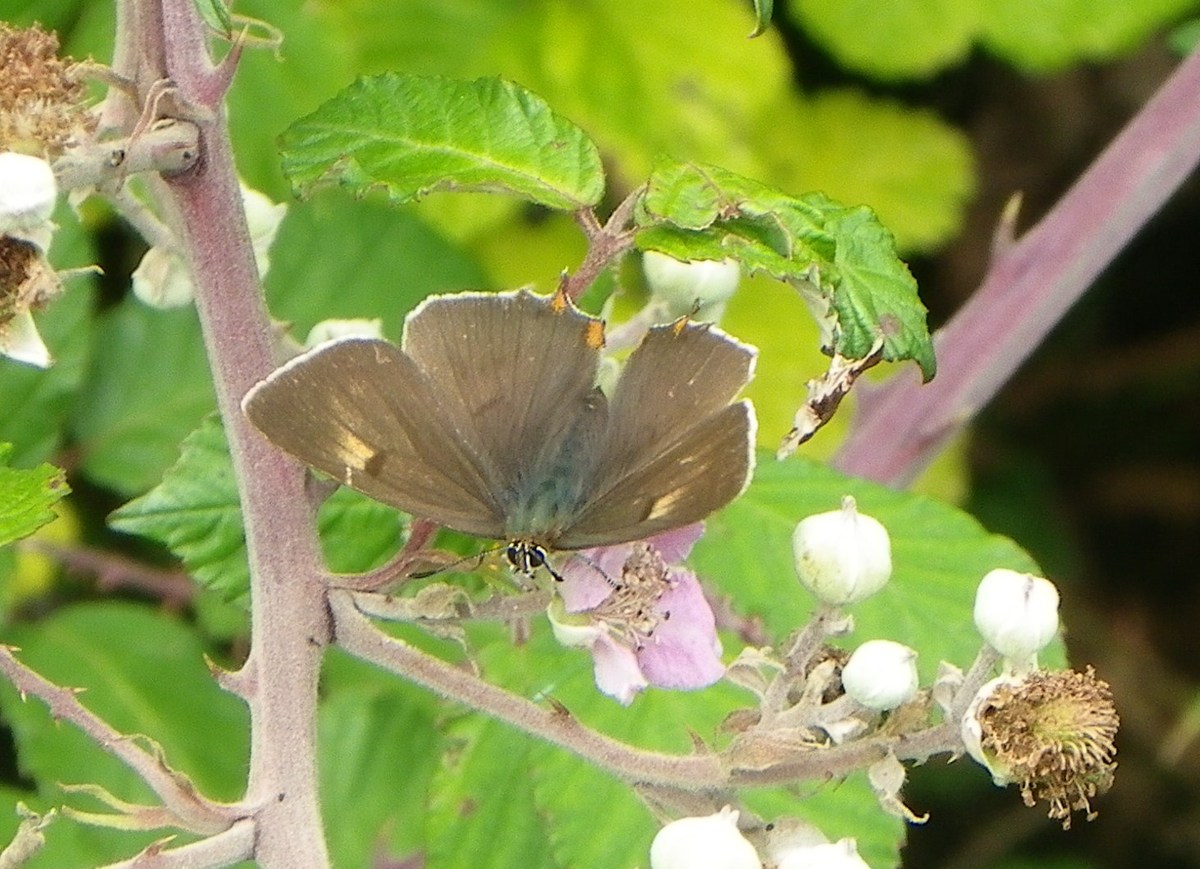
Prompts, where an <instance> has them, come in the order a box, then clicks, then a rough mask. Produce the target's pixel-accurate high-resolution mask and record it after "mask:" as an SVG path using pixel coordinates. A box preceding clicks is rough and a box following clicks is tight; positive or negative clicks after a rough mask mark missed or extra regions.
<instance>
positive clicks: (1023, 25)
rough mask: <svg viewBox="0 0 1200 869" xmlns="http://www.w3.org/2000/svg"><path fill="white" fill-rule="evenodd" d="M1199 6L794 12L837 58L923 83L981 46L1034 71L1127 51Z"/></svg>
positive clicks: (954, 3) (852, 7) (843, 4)
mask: <svg viewBox="0 0 1200 869" xmlns="http://www.w3.org/2000/svg"><path fill="white" fill-rule="evenodd" d="M1195 8H1196V4H1195V2H1194V0H1144V2H1138V3H1130V2H1128V0H1015V2H1010V0H963V2H959V0H892V2H888V3H873V2H871V0H797V2H795V3H792V4H789V6H788V14H789V16H790V17H791V19H792V20H793V21H795V22H796V24H797V26H799V27H801V28H803V30H804V31H805V32H806V33H807V34H809V35H810V36H811V37H812V38H813V39H814V40H815V41H816V42H818V43H820V44H821V46H822V47H824V48H825V49H826V50H827V51H829V52H830V53H831V54H832V55H833V56H834V57H836V58H837V60H838V62H839V63H841V64H842V65H843V66H845V67H846V68H847V69H851V70H854V71H857V72H861V73H864V74H866V75H870V76H874V77H876V78H879V79H885V80H895V79H926V78H929V77H931V76H932V75H933V74H935V73H937V72H939V71H941V70H943V69H946V68H947V67H950V66H951V65H954V64H957V63H960V62H961V61H962V60H963V59H964V58H965V57H966V56H967V54H968V52H969V50H970V48H971V46H972V45H973V44H974V43H976V42H978V43H982V44H983V45H984V46H985V47H986V48H988V49H989V50H990V51H992V52H993V53H995V54H997V55H999V56H1000V57H1001V58H1003V59H1004V60H1006V61H1009V62H1010V63H1013V64H1015V65H1017V66H1019V67H1023V68H1025V69H1028V70H1033V71H1037V72H1048V71H1051V70H1056V69H1061V68H1063V67H1065V66H1068V65H1069V64H1072V63H1078V62H1079V61H1081V60H1090V59H1100V58H1107V57H1113V56H1115V55H1117V54H1120V53H1123V52H1125V51H1129V50H1131V49H1133V48H1134V47H1136V46H1137V45H1138V44H1140V43H1141V42H1143V41H1144V40H1145V39H1146V37H1147V36H1149V35H1150V34H1151V33H1153V32H1154V31H1156V30H1159V29H1161V28H1163V27H1166V26H1168V25H1170V24H1172V23H1173V22H1175V21H1177V20H1178V18H1179V16H1180V15H1181V14H1183V13H1185V12H1186V11H1188V10H1189V9H1195Z"/></svg>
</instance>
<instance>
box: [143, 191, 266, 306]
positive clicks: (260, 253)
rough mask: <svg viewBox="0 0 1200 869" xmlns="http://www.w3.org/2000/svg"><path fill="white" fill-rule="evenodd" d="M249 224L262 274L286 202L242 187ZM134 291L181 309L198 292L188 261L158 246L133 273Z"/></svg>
mask: <svg viewBox="0 0 1200 869" xmlns="http://www.w3.org/2000/svg"><path fill="white" fill-rule="evenodd" d="M241 191H242V205H243V207H244V208H245V211H246V225H247V227H248V229H249V231H250V244H251V247H252V249H253V251H254V264H255V266H257V268H258V275H259V277H264V276H265V275H266V274H267V269H268V268H269V267H270V264H271V263H270V258H269V253H270V250H271V244H272V242H274V241H275V234H276V233H277V232H278V231H279V224H280V223H281V222H282V221H283V218H284V215H286V214H287V205H286V204H280V205H276V204H275V203H273V202H272V201H271V200H270V199H268V198H267V197H266V196H265V195H263V194H262V193H259V192H258V191H257V190H252V189H251V188H249V187H247V186H246V185H244V184H243V185H242V186H241ZM133 294H134V295H135V296H137V297H138V298H139V299H140V300H141V301H143V302H144V303H146V304H147V305H149V306H150V307H152V308H178V307H181V306H183V305H186V304H188V303H189V302H191V301H192V299H193V297H194V296H195V294H196V291H195V288H194V287H193V285H192V275H191V272H190V271H189V270H188V267H187V264H186V263H184V261H183V259H182V258H181V257H180V256H179V255H178V254H177V253H175V252H174V251H172V250H169V249H166V248H164V247H162V246H160V245H156V246H154V247H152V248H150V250H148V251H146V254H145V256H143V257H142V261H141V263H139V264H138V267H137V269H136V270H134V273H133Z"/></svg>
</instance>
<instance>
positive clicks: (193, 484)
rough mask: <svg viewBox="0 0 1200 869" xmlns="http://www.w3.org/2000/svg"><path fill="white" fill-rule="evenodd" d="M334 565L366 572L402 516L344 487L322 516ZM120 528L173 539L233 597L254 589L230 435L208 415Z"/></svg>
mask: <svg viewBox="0 0 1200 869" xmlns="http://www.w3.org/2000/svg"><path fill="white" fill-rule="evenodd" d="M317 518H318V523H319V528H320V530H321V532H322V542H323V543H324V544H325V553H326V557H327V558H328V560H329V563H330V566H331V569H333V570H340V571H345V572H352V571H359V570H366V569H368V568H370V567H373V566H375V565H377V564H379V563H381V562H382V561H383V560H384V559H385V558H386V557H387V556H388V555H390V554H391V553H392V552H394V551H395V549H396V547H397V546H398V545H399V543H400V541H401V538H402V528H403V524H402V522H401V519H400V514H399V513H397V512H396V511H395V510H393V509H392V508H391V507H386V506H384V505H383V504H380V503H378V502H377V501H372V500H370V499H369V498H366V497H364V496H362V495H359V494H358V493H357V492H354V491H352V490H349V489H339V490H338V491H337V492H335V493H334V494H333V496H332V497H330V498H329V499H328V500H327V501H326V502H325V503H324V504H323V505H322V507H321V510H320V513H319V514H318V517H317ZM109 524H110V525H111V526H112V527H113V528H115V529H116V530H118V531H124V532H126V533H129V534H141V535H143V536H145V537H149V538H151V539H153V540H157V541H159V542H160V543H162V544H164V545H166V546H167V547H169V548H170V549H171V551H172V552H174V553H175V555H177V556H178V557H179V558H180V560H182V561H183V564H184V567H185V568H186V569H187V571H188V573H190V574H191V575H192V576H193V577H194V578H195V579H196V581H197V582H199V583H200V584H201V585H204V586H206V587H208V588H209V589H211V590H213V591H215V592H217V593H219V594H220V595H221V596H222V597H224V598H225V599H227V600H234V601H242V602H245V599H246V595H247V594H248V593H249V590H250V573H249V566H248V564H247V562H246V546H245V536H244V532H243V529H242V510H241V505H240V502H239V500H238V492H237V482H236V480H235V479H234V476H233V465H232V463H231V462H230V460H229V448H228V446H227V444H226V443H225V433H224V430H223V429H222V428H221V425H220V423H219V421H218V420H217V418H216V417H215V416H212V417H209V418H208V419H206V420H205V421H204V423H203V425H201V426H200V428H198V429H197V430H196V431H194V432H193V433H192V434H190V435H188V436H187V438H186V439H185V440H184V442H183V446H182V454H181V455H180V457H179V461H177V462H176V463H175V464H174V465H173V466H172V467H171V468H170V469H169V470H168V471H167V473H166V474H165V475H164V477H163V481H162V482H161V483H160V484H159V485H158V486H156V487H155V488H153V489H151V490H150V491H149V492H148V493H146V494H145V495H143V496H141V497H140V498H135V499H134V500H132V501H130V502H129V503H128V504H126V505H124V506H123V507H121V508H120V509H118V510H116V511H115V512H114V513H113V514H112V516H110V517H109Z"/></svg>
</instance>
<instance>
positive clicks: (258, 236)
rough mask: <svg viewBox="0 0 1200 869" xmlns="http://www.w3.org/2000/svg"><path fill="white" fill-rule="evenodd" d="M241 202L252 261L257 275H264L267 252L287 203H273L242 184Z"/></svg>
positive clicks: (269, 249)
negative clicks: (252, 252)
mask: <svg viewBox="0 0 1200 869" xmlns="http://www.w3.org/2000/svg"><path fill="white" fill-rule="evenodd" d="M242 204H243V206H244V207H245V209H246V226H247V228H248V229H249V230H250V244H251V246H252V247H253V248H254V262H255V265H257V266H258V274H259V276H260V277H261V276H264V275H266V273H267V269H269V268H270V266H271V262H270V258H269V254H270V251H271V245H272V244H274V243H275V235H276V234H277V233H278V232H279V224H281V223H283V218H284V217H285V216H286V215H287V203H285V202H281V203H278V204H276V203H274V202H272V201H271V200H270V198H269V197H268V196H267V195H266V194H264V193H259V192H258V191H257V190H253V189H251V188H250V187H247V186H246V185H245V184H243V185H242Z"/></svg>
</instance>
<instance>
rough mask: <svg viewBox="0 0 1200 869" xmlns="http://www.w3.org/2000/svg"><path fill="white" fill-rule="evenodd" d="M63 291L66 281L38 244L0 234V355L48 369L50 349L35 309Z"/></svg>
mask: <svg viewBox="0 0 1200 869" xmlns="http://www.w3.org/2000/svg"><path fill="white" fill-rule="evenodd" d="M61 291H62V282H61V281H60V280H59V277H58V275H57V274H56V273H55V271H54V269H52V268H51V267H50V265H49V263H47V262H46V259H45V257H44V256H43V255H42V252H41V251H40V250H39V249H38V247H37V245H34V244H31V243H30V242H27V241H23V240H21V239H17V238H12V237H11V236H7V235H0V356H8V357H10V358H12V359H16V360H19V361H21V362H27V363H29V364H30V365H36V366H38V367H40V368H46V367H48V366H49V365H50V363H51V358H50V351H49V350H47V349H46V345H45V343H44V342H43V341H42V338H41V336H40V335H39V334H38V331H37V327H36V326H35V325H34V322H33V315H32V312H33V311H34V310H37V309H39V308H41V307H43V306H45V304H46V303H47V302H48V301H50V300H51V299H52V298H54V296H56V295H58V293H60V292H61Z"/></svg>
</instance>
